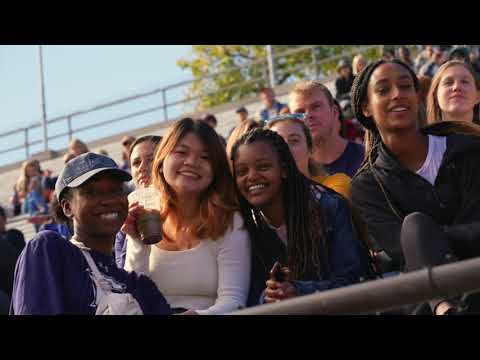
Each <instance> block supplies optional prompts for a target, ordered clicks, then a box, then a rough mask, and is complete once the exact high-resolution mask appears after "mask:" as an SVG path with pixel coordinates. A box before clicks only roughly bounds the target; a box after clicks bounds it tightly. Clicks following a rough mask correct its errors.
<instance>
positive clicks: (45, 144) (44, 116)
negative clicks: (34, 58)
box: [38, 45, 48, 152]
mask: <svg viewBox="0 0 480 360" xmlns="http://www.w3.org/2000/svg"><path fill="white" fill-rule="evenodd" d="M38 53H39V58H40V93H41V97H42V127H43V148H44V151H45V152H46V151H47V150H48V136H47V106H46V103H45V80H44V77H43V52H42V45H38Z"/></svg>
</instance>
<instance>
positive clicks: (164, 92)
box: [162, 89, 168, 121]
mask: <svg viewBox="0 0 480 360" xmlns="http://www.w3.org/2000/svg"><path fill="white" fill-rule="evenodd" d="M166 92H167V91H166V90H165V89H163V90H162V101H163V104H162V105H163V120H164V121H167V120H168V112H167V94H166Z"/></svg>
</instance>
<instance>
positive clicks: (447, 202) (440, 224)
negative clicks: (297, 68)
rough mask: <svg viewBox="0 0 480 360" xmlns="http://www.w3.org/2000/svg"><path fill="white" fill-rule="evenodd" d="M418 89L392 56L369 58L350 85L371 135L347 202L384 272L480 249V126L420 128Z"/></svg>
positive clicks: (441, 307)
mask: <svg viewBox="0 0 480 360" xmlns="http://www.w3.org/2000/svg"><path fill="white" fill-rule="evenodd" d="M418 90H419V86H418V80H417V77H416V75H415V73H414V72H413V71H412V70H411V69H410V68H409V67H408V66H407V65H405V64H404V63H402V62H401V61H398V60H393V61H385V60H381V61H377V62H375V63H373V64H371V65H369V66H368V67H367V68H365V70H364V71H363V72H362V73H361V74H360V75H359V76H358V77H357V78H356V80H355V82H354V85H353V87H352V103H353V106H354V111H355V116H356V117H357V119H358V120H359V121H360V122H361V123H362V124H363V125H364V126H365V128H367V129H368V132H369V137H368V138H369V139H370V141H371V143H370V144H369V146H368V148H369V149H370V151H369V152H368V154H367V156H366V161H365V162H364V164H363V166H362V167H361V169H360V170H359V171H358V173H357V174H356V175H355V177H354V178H353V179H352V201H353V204H354V205H355V206H356V208H357V209H358V210H359V211H360V213H361V215H362V216H363V219H364V220H365V221H366V223H367V225H368V228H369V232H370V234H371V235H372V237H373V240H374V242H375V250H376V252H377V254H382V255H383V257H384V258H385V259H387V260H388V261H387V262H385V265H387V268H388V269H386V271H388V270H390V271H404V270H407V271H411V270H418V269H421V268H424V267H429V266H435V265H439V264H443V263H446V262H448V261H454V260H455V259H459V260H461V259H468V258H471V257H474V256H478V255H480V247H479V246H478V241H477V239H478V237H479V236H480V191H479V190H478V185H477V184H478V183H479V181H480V168H479V166H478V163H479V161H480V138H479V137H478V135H479V134H480V131H479V130H478V129H479V127H478V126H476V125H474V124H471V123H468V122H463V121H459V122H450V121H443V122H440V123H437V124H434V125H431V126H428V127H426V128H422V129H420V128H419V125H418V124H419V122H418V106H419V97H418ZM462 133H463V134H462ZM467 134H475V135H476V136H472V135H467ZM470 299H474V297H473V296H472V297H471V298H470ZM472 301H473V300H472ZM455 303H456V301H453V300H452V301H446V300H445V299H435V300H432V301H431V302H430V307H431V310H432V311H433V312H434V313H435V314H444V313H449V312H452V311H455V306H454V305H455ZM473 304H474V303H473V302H471V303H470V305H471V310H473V309H474V308H475V307H476V311H478V309H479V308H478V307H477V306H478V304H477V305H476V306H474V305H473Z"/></svg>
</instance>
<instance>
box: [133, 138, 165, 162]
mask: <svg viewBox="0 0 480 360" xmlns="http://www.w3.org/2000/svg"><path fill="white" fill-rule="evenodd" d="M147 141H149V142H151V143H153V144H154V145H155V146H157V145H158V144H159V143H160V141H162V137H161V136H157V135H146V136H142V137H139V138H137V139H136V140H135V141H134V142H133V143H132V145H130V150H129V151H128V159H129V160H130V158H131V157H132V153H133V149H134V148H135V146H137V145H138V144H141V143H143V142H147Z"/></svg>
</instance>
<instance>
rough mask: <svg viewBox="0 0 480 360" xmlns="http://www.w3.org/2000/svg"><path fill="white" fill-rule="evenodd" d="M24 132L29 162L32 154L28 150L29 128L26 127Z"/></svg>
mask: <svg viewBox="0 0 480 360" xmlns="http://www.w3.org/2000/svg"><path fill="white" fill-rule="evenodd" d="M23 131H24V135H25V154H26V156H27V160H28V158H29V157H30V152H29V149H28V146H29V144H28V127H26V128H25V129H23Z"/></svg>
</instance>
